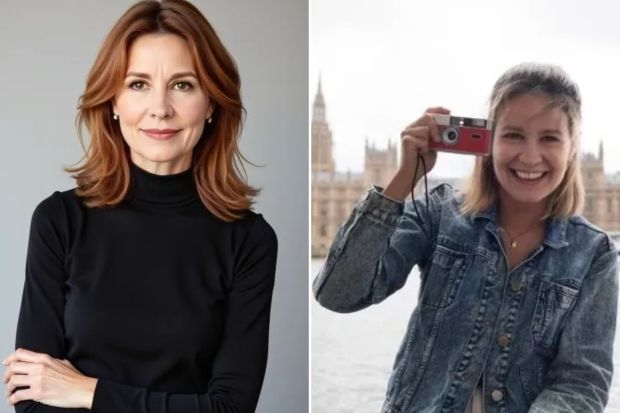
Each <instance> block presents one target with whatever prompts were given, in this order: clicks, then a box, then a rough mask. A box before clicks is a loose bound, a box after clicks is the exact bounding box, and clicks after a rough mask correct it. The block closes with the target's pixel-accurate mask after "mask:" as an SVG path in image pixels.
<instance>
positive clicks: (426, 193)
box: [411, 152, 430, 236]
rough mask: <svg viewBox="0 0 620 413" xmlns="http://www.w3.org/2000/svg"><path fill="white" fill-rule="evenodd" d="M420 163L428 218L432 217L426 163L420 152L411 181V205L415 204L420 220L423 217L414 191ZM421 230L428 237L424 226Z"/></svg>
mask: <svg viewBox="0 0 620 413" xmlns="http://www.w3.org/2000/svg"><path fill="white" fill-rule="evenodd" d="M420 162H422V168H423V169H424V200H425V201H426V216H430V213H429V209H428V182H427V180H426V161H425V160H424V157H423V156H422V154H421V153H420V152H418V159H417V162H416V164H415V172H414V173H413V180H412V181H411V203H412V204H413V207H414V208H415V212H416V214H418V218H420V219H421V218H422V217H421V216H420V211H418V206H417V205H416V203H415V197H414V195H413V191H414V189H415V183H416V178H417V177H418V167H419V166H420ZM421 228H422V231H424V234H425V235H426V236H428V234H427V233H426V230H425V229H424V226H421Z"/></svg>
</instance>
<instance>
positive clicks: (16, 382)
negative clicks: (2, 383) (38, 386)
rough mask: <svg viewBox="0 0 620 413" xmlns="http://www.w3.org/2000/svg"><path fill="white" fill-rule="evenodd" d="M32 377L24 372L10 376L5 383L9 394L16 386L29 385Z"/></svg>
mask: <svg viewBox="0 0 620 413" xmlns="http://www.w3.org/2000/svg"><path fill="white" fill-rule="evenodd" d="M32 380H33V379H32V377H30V376H27V375H25V374H17V375H15V376H13V377H11V380H9V382H8V383H7V384H6V390H7V392H8V393H9V394H11V393H12V392H13V390H15V389H16V388H17V387H24V386H29V387H30V386H31V385H32Z"/></svg>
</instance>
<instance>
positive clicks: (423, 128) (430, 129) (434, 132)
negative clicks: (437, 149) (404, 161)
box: [401, 114, 441, 142]
mask: <svg viewBox="0 0 620 413" xmlns="http://www.w3.org/2000/svg"><path fill="white" fill-rule="evenodd" d="M418 122H419V123H418V124H417V125H415V126H410V127H407V128H405V130H404V131H403V132H402V133H401V136H402V134H403V133H406V134H408V135H418V136H424V137H427V138H426V139H432V140H433V141H435V142H441V138H440V137H439V129H437V124H436V123H435V121H434V120H433V118H432V116H431V115H429V114H427V115H424V116H423V117H421V118H420V119H419V120H418Z"/></svg>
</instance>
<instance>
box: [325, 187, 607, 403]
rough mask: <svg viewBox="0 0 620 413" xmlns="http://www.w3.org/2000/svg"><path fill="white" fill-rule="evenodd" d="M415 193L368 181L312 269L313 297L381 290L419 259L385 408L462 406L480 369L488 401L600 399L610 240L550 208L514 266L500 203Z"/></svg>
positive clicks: (356, 299)
mask: <svg viewBox="0 0 620 413" xmlns="http://www.w3.org/2000/svg"><path fill="white" fill-rule="evenodd" d="M415 202H416V205H417V211H418V212H419V215H418V214H417V213H416V211H415V209H414V208H413V205H412V204H411V203H410V202H408V203H407V204H406V205H404V206H403V204H402V203H400V202H396V201H393V200H390V199H388V198H387V197H384V196H383V195H382V194H381V193H380V188H373V189H371V190H370V191H369V192H368V194H367V195H366V197H365V198H364V199H363V200H362V201H360V203H358V204H357V205H356V207H355V209H354V211H353V213H352V214H351V216H350V217H349V219H348V220H347V222H346V223H345V224H344V225H343V226H342V227H341V228H340V229H339V231H338V234H337V235H336V238H335V240H334V242H333V244H332V246H331V249H330V251H329V255H328V257H327V259H326V262H325V264H324V266H323V268H322V270H321V271H320V273H319V274H318V276H317V277H316V278H315V280H314V283H313V290H314V294H315V296H316V298H317V300H318V301H319V303H320V304H321V305H323V306H324V307H326V308H329V309H331V310H333V311H338V312H352V311H357V310H360V309H363V308H365V307H367V306H369V305H371V304H376V303H378V302H380V301H382V300H384V299H385V298H386V297H388V296H389V295H390V294H392V293H393V292H395V291H396V290H398V289H399V288H401V287H402V286H403V284H404V283H405V280H406V278H407V276H408V275H409V273H410V271H411V269H412V267H413V266H414V265H418V267H419V269H420V277H421V281H420V292H419V304H418V305H417V307H416V308H415V309H414V310H413V313H412V315H411V318H410V321H409V324H408V327H407V332H406V335H405V337H404V339H403V341H402V344H401V346H400V348H399V350H398V353H397V355H396V360H395V362H394V366H393V371H392V374H391V377H390V380H389V383H388V389H387V395H386V400H385V402H384V405H383V409H382V413H435V412H445V413H448V412H458V413H461V412H464V411H465V409H466V407H467V405H468V402H469V399H470V396H471V394H472V392H473V390H474V388H475V386H476V384H477V383H478V382H479V380H480V378H481V377H482V382H483V386H482V391H483V399H484V405H485V412H486V413H500V412H501V413H520V412H534V413H543V412H544V413H554V412H558V413H559V412H562V413H567V412H568V413H570V412H573V413H588V412H603V409H604V407H605V405H606V404H607V399H608V392H609V388H610V385H611V378H612V371H613V357H612V356H613V354H612V353H613V339H614V333H615V324H616V311H617V299H618V275H617V251H616V250H615V247H614V244H613V242H612V241H611V239H610V238H609V237H608V236H607V235H606V234H605V233H604V232H603V231H601V230H600V229H597V228H596V227H594V226H593V225H591V224H589V223H588V222H587V221H586V220H585V219H584V218H582V217H579V216H574V217H571V218H568V219H551V220H550V221H549V224H548V225H547V228H546V233H545V237H544V240H543V242H542V245H541V246H539V247H538V248H537V249H536V250H535V251H533V252H532V253H531V254H530V255H529V256H528V257H527V258H526V259H525V260H524V261H523V262H522V263H521V264H519V265H518V266H517V267H515V268H514V269H512V271H508V265H507V260H506V254H505V251H504V250H503V247H502V243H501V242H500V239H501V238H500V233H499V232H498V227H497V221H496V218H497V217H496V210H497V209H496V206H495V207H493V208H491V209H490V210H489V211H486V212H484V213H480V214H471V215H464V214H462V213H461V212H460V210H459V206H460V204H461V202H462V197H461V196H460V195H458V194H457V193H455V192H454V191H453V190H452V188H450V187H449V186H448V185H441V186H439V187H437V188H436V189H434V190H433V191H431V193H430V194H429V201H428V209H427V204H426V203H425V202H424V201H422V200H416V201H415Z"/></svg>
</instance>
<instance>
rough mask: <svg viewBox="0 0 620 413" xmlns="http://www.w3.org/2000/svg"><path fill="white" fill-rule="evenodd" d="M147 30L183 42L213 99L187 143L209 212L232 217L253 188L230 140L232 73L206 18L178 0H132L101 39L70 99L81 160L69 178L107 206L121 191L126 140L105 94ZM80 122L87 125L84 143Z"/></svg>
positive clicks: (236, 117) (235, 103)
mask: <svg viewBox="0 0 620 413" xmlns="http://www.w3.org/2000/svg"><path fill="white" fill-rule="evenodd" d="M150 33H171V34H175V35H178V36H180V37H182V38H183V39H185V40H186V41H187V44H188V46H189V50H190V53H191V54H192V58H193V62H194V66H195V67H196V71H197V75H198V79H199V82H200V85H201V87H202V88H203V90H204V91H205V93H206V94H207V95H208V96H209V99H210V100H211V102H212V104H213V106H214V110H213V114H212V119H213V121H212V123H211V124H209V125H205V128H204V131H203V133H202V136H201V137H200V140H199V141H198V143H197V144H196V146H195V147H194V150H193V154H192V168H193V176H194V182H195V184H196V188H197V190H198V193H199V195H200V198H201V200H202V202H203V204H204V205H205V207H206V208H207V209H208V210H209V211H210V212H211V213H212V214H213V215H215V216H217V217H218V218H220V219H222V220H224V221H232V220H235V219H239V218H241V217H242V216H243V214H244V212H245V211H246V210H248V209H249V208H250V207H251V206H252V203H253V200H252V198H253V197H255V196H256V195H257V194H258V190H257V189H255V188H253V187H251V186H250V185H248V183H247V178H246V174H245V168H244V166H243V162H244V161H245V159H244V158H243V156H242V155H241V153H240V152H239V148H238V145H237V142H238V138H239V134H240V132H241V122H242V115H243V113H244V108H243V105H242V103H241V97H240V93H239V89H240V79H239V73H238V71H237V66H236V64H235V62H234V60H233V58H232V57H231V56H230V54H229V53H228V51H227V50H226V48H225V47H224V45H223V44H222V42H221V41H220V39H219V38H218V36H217V34H216V33H215V31H214V30H213V28H212V27H211V25H210V24H209V22H208V21H207V19H206V18H205V17H204V16H203V15H202V13H200V11H199V10H198V9H197V8H196V7H194V6H193V5H191V4H190V3H188V2H186V1H184V0H162V1H161V2H159V1H140V2H138V3H137V4H135V5H134V6H132V7H131V8H129V10H127V11H126V12H125V14H123V15H122V16H121V18H120V19H119V20H118V21H117V22H116V24H115V25H114V27H113V28H112V30H111V31H110V33H109V34H108V35H107V37H106V38H105V40H104V42H103V45H102V46H101V49H100V50H99V53H98V55H97V58H96V59H95V63H94V64H93V66H92V68H91V70H90V72H89V74H88V78H87V80H86V88H85V91H84V94H83V95H82V96H81V97H80V101H79V106H78V115H77V118H76V127H77V129H78V135H79V137H80V142H81V143H82V147H83V148H84V151H85V154H84V157H83V158H82V159H81V161H82V160H83V161H84V163H83V164H82V165H80V166H77V167H73V168H65V170H66V171H67V172H70V173H72V174H73V175H72V177H73V178H75V180H76V182H77V186H78V188H77V189H76V194H77V195H78V196H80V197H82V198H84V203H85V204H86V205H87V206H89V207H113V206H116V205H118V204H119V203H120V202H121V201H122V200H123V199H125V197H126V195H127V193H128V191H129V187H130V183H131V175H130V163H129V162H130V158H129V147H128V146H127V144H126V143H125V141H124V139H123V136H122V134H121V130H120V127H119V125H118V122H115V121H114V120H113V118H112V101H113V99H114V97H115V95H116V93H117V92H118V90H119V88H120V87H121V85H122V83H123V79H124V77H125V74H126V71H127V65H128V61H129V56H128V53H129V48H130V46H131V44H132V42H133V41H135V40H136V39H137V38H138V37H139V36H142V35H145V34H150ZM83 126H86V128H87V129H88V131H89V132H90V143H89V147H88V148H85V147H84V141H83V137H82V129H83Z"/></svg>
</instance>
